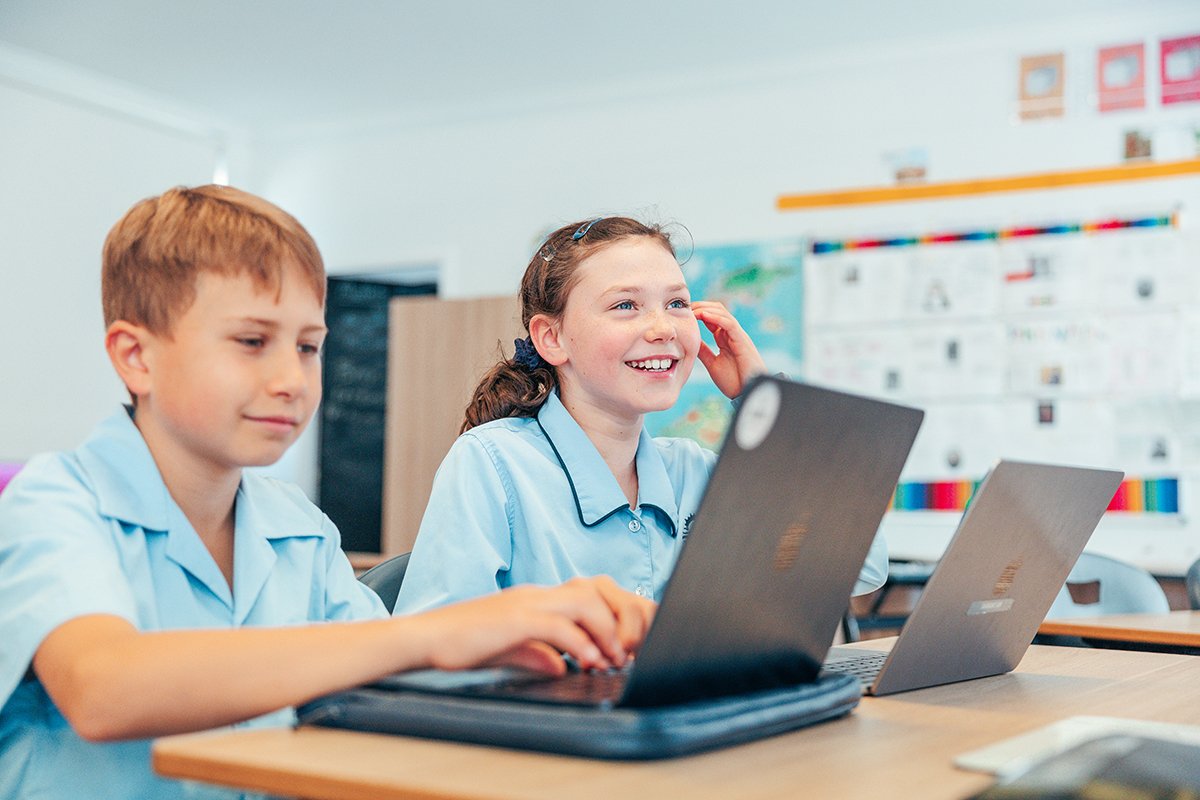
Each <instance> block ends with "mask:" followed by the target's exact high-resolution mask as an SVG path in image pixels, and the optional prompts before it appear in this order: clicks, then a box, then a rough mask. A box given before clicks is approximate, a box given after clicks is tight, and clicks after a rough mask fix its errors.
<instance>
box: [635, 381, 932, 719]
mask: <svg viewBox="0 0 1200 800" xmlns="http://www.w3.org/2000/svg"><path fill="white" fill-rule="evenodd" d="M923 416H924V412H922V411H920V410H917V409H913V408H906V407H903V406H898V405H894V404H892V403H886V402H882V401H878V400H871V399H868V398H864V397H858V396H854V395H849V394H844V393H841V392H835V391H830V390H827V389H821V388H818V387H815V386H810V385H805V384H799V383H794V382H791V381H786V380H781V379H778V378H765V377H764V378H760V379H759V380H758V381H757V382H756V383H755V384H753V386H752V387H751V388H750V389H748V390H747V392H746V394H745V395H744V399H743V401H742V403H741V406H740V408H739V409H738V412H737V414H736V415H735V416H734V419H733V420H732V422H731V424H730V428H729V432H728V433H727V434H726V438H725V443H724V445H723V447H722V450H721V455H720V458H719V460H718V462H717V465H716V467H715V468H714V471H713V474H712V476H711V478H710V480H709V483H708V487H707V489H706V491H705V495H704V499H703V500H702V502H701V505H700V509H699V510H698V512H697V514H696V519H695V523H694V525H693V527H692V530H691V532H690V534H689V537H688V540H687V544H686V546H685V547H684V548H683V551H682V552H681V553H680V556H679V560H678V562H677V564H676V566H675V570H674V572H673V573H672V576H671V578H670V580H669V582H668V584H667V586H666V589H665V590H664V595H663V599H662V604H661V606H660V608H659V610H658V614H657V616H656V617H655V622H654V625H653V627H652V628H651V630H650V632H649V634H648V636H647V637H646V640H645V642H644V643H643V645H642V648H641V649H640V651H639V652H638V656H637V662H636V666H635V668H634V670H633V671H632V673H631V674H630V676H629V683H628V684H627V686H626V689H625V693H624V695H623V697H622V699H621V705H626V706H650V705H660V704H663V703H670V702H680V701H682V700H689V699H695V698H699V697H708V696H720V695H729V694H733V693H738V692H745V691H752V690H755V689H762V688H767V687H772V686H778V685H783V684H788V683H800V682H803V681H807V680H811V679H813V678H814V677H815V676H816V675H817V673H818V672H819V671H820V668H821V662H822V660H823V659H824V657H825V653H826V652H827V650H828V648H829V645H830V643H831V642H832V641H833V637H834V633H835V631H836V629H837V626H838V622H839V621H840V619H841V617H842V614H843V613H844V612H845V610H846V607H847V603H848V602H849V598H850V592H851V591H852V589H853V587H854V582H855V579H856V577H857V576H858V573H859V571H860V570H861V568H862V565H863V562H864V560H865V559H866V555H867V551H868V550H869V549H870V546H871V541H872V539H873V538H874V536H875V532H876V530H877V529H878V527H879V523H880V520H881V519H882V517H883V514H884V512H885V511H886V510H887V507H888V505H889V503H890V501H891V498H892V493H893V491H894V490H895V487H896V482H897V480H898V479H899V477H900V470H901V468H902V467H903V466H904V462H905V459H906V458H907V457H908V452H909V450H910V449H911V447H912V443H913V440H914V439H915V438H916V435H917V430H918V428H919V427H920V425H921V419H922V417H923Z"/></svg>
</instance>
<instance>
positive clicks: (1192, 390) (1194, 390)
mask: <svg viewBox="0 0 1200 800" xmlns="http://www.w3.org/2000/svg"><path fill="white" fill-rule="evenodd" d="M1179 330H1180V334H1179V342H1180V344H1179V396H1180V397H1183V398H1189V399H1190V398H1198V399H1200V312H1197V311H1189V312H1187V313H1185V314H1184V315H1183V316H1182V317H1181V318H1180V321H1179Z"/></svg>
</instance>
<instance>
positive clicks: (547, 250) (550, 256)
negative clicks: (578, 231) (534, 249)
mask: <svg viewBox="0 0 1200 800" xmlns="http://www.w3.org/2000/svg"><path fill="white" fill-rule="evenodd" d="M538 255H539V256H541V257H542V261H545V262H546V263H547V264H549V263H550V262H551V261H553V260H554V256H556V255H558V251H556V250H555V249H554V247H553V245H551V244H550V243H549V242H546V244H545V245H543V246H542V249H541V250H539V251H538Z"/></svg>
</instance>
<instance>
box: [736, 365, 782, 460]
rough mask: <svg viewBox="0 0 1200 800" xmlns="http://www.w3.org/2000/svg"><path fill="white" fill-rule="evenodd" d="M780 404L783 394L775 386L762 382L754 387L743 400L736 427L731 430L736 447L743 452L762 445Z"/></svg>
mask: <svg viewBox="0 0 1200 800" xmlns="http://www.w3.org/2000/svg"><path fill="white" fill-rule="evenodd" d="M782 402H783V394H782V393H781V392H780V391H779V386H778V385H777V384H775V383H772V382H770V381H763V382H762V383H760V384H759V385H758V386H755V387H754V389H753V390H752V391H751V392H750V394H748V395H746V397H745V398H743V400H742V408H741V411H740V412H738V418H737V425H736V426H735V427H734V429H733V439H734V441H736V442H737V446H738V447H740V448H742V449H743V450H753V449H754V448H756V447H758V446H759V445H760V444H762V443H763V440H764V439H766V438H767V434H769V433H770V432H771V428H772V427H773V426H774V425H775V420H776V418H777V417H778V416H779V405H780V403H782Z"/></svg>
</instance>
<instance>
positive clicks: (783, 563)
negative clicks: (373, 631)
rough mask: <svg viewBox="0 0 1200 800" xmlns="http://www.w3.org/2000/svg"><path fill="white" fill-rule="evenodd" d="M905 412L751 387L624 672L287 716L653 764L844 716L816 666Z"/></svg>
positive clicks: (440, 680)
mask: <svg viewBox="0 0 1200 800" xmlns="http://www.w3.org/2000/svg"><path fill="white" fill-rule="evenodd" d="M923 416H924V414H923V412H921V411H919V410H917V409H912V408H906V407H903V406H898V405H894V404H891V403H886V402H881V401H878V400H871V399H867V398H863V397H857V396H854V395H849V394H843V393H840V392H835V391H830V390H826V389H821V388H817V387H814V386H809V385H804V384H799V383H794V382H791V381H786V380H782V379H779V378H774V377H762V378H759V379H758V380H757V381H756V382H755V383H754V384H753V385H752V386H751V387H750V388H749V389H748V391H747V392H746V393H745V395H744V399H743V401H742V402H741V404H740V406H739V408H738V410H737V413H736V414H735V416H734V419H733V420H732V422H731V424H730V429H729V432H728V433H727V435H726V438H725V443H724V445H723V447H722V449H721V453H720V456H719V458H718V461H717V464H716V466H715V467H714V470H713V473H712V476H711V478H710V480H709V483H708V486H707V489H706V491H705V494H704V498H703V500H702V501H701V505H700V508H699V509H698V511H697V514H696V518H695V521H694V523H693V525H692V529H691V533H690V534H689V536H688V539H687V544H686V546H685V547H684V548H683V550H682V552H681V553H680V555H679V559H678V562H677V564H676V566H675V569H674V571H673V573H672V575H671V578H670V580H669V582H668V584H667V586H666V589H665V591H664V596H663V599H662V603H661V605H660V607H659V609H658V613H657V615H656V617H655V620H654V623H653V625H652V626H651V628H650V630H649V632H648V634H647V636H646V638H645V641H644V642H643V644H642V646H641V648H640V649H639V651H638V654H637V659H636V661H635V662H634V663H633V664H632V666H631V667H630V668H629V669H627V670H624V671H620V672H614V673H594V672H574V673H571V674H568V675H567V676H565V677H562V678H546V677H544V676H540V675H531V674H529V673H522V672H515V671H510V670H490V671H483V672H479V671H476V672H466V673H440V672H422V673H415V674H407V675H404V674H402V675H396V676H392V677H390V678H388V679H386V680H384V681H381V682H379V683H377V684H375V685H374V686H372V687H367V688H363V689H357V690H352V691H351V692H349V693H340V694H338V695H333V696H331V697H329V698H324V699H322V700H318V701H316V702H315V703H313V704H310V705H309V706H307V707H305V708H302V709H301V710H300V720H301V722H304V723H313V724H324V725H332V726H339V727H350V728H358V729H369V730H378V731H387V732H392V733H408V734H415V735H421V736H430V737H435V738H445V739H455V740H465V741H473V742H481V743H486V744H498V745H505V746H513V747H522V748H529V749H536V750H548V751H552V752H565V753H573V754H579V755H589V756H597V757H611V758H657V757H664V756H670V755H678V754H681V753H686V752H692V751H695V750H699V749H707V748H711V747H716V746H720V745H725V744H731V743H734V742H738V741H745V740H748V739H751V738H756V737H759V736H764V735H768V734H771V733H777V732H780V731H783V730H789V729H792V728H796V727H800V726H802V725H805V724H810V723H812V722H815V721H818V720H820V719H825V718H828V717H830V716H836V715H839V714H844V713H846V712H847V711H849V710H850V709H851V708H852V707H853V706H854V705H855V704H856V703H857V701H858V697H859V696H860V693H861V690H860V689H859V687H858V682H857V681H856V680H854V679H852V678H849V677H848V676H831V677H825V678H820V677H819V674H820V671H821V664H822V661H823V659H824V658H825V655H826V653H827V651H828V649H829V645H830V643H831V642H832V641H833V636H834V633H835V631H836V629H837V626H838V623H839V621H840V619H841V617H842V614H843V613H844V612H845V609H846V604H847V602H848V598H849V596H850V592H851V590H852V588H853V586H854V582H855V579H856V577H857V575H858V573H859V570H860V569H861V568H862V564H863V561H864V560H865V558H866V555H867V551H868V549H869V548H870V545H871V541H872V539H873V538H874V536H875V532H876V530H877V528H878V526H879V522H880V520H881V519H882V517H883V514H884V512H885V510H886V509H887V507H888V504H889V501H890V499H891V496H892V492H893V491H894V489H895V486H896V481H897V479H898V478H899V476H900V470H901V468H902V467H903V465H904V462H905V460H906V458H907V456H908V452H909V450H910V448H911V447H912V443H913V440H914V439H915V438H916V434H917V430H918V428H919V427H920V424H921V419H922V417H923ZM831 681H833V682H831Z"/></svg>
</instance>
